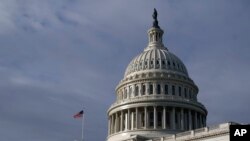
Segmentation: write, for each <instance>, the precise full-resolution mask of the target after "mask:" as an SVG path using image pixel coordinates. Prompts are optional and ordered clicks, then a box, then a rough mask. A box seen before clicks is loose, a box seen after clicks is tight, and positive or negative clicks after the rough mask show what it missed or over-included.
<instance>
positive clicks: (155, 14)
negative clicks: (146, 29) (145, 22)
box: [152, 8, 160, 28]
mask: <svg viewBox="0 0 250 141" xmlns="http://www.w3.org/2000/svg"><path fill="white" fill-rule="evenodd" d="M152 16H153V19H154V22H153V27H155V28H160V27H159V25H158V20H157V11H156V9H155V8H154V13H153V15H152Z"/></svg>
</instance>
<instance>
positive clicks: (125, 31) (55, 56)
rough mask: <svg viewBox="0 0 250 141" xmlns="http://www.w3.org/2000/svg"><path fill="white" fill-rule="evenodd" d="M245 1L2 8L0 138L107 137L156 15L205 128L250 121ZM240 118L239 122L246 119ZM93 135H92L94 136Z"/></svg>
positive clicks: (70, 2)
mask: <svg viewBox="0 0 250 141" xmlns="http://www.w3.org/2000/svg"><path fill="white" fill-rule="evenodd" d="M249 6H250V5H249V2H248V1H243V0H242V1H216V0H211V1H188V2H187V1H159V2H157V3H156V2H153V1H152V2H149V1H148V2H145V1H132V0H128V1H114V0H108V1H89V2H86V1H80V0H61V1H50V0H43V1H38V0H22V1H19V0H18V1H17V0H3V1H1V2H0V45H1V47H0V57H1V59H0V73H1V75H0V90H1V94H0V112H1V116H0V125H1V126H0V140H9V141H11V140H21V141H22V140H25V141H26V140H28V141H29V140H30V141H31V140H32V141H44V140H46V141H50V140H51V141H52V140H53V141H57V140H58V141H59V140H60V141H64V140H65V141H66V140H75V139H79V138H80V135H81V133H80V132H81V131H80V129H81V121H79V120H75V119H73V118H72V115H73V114H75V113H76V112H78V111H79V110H81V108H82V107H83V105H84V107H85V116H86V118H85V121H86V122H85V138H86V140H95V141H102V140H105V138H106V135H107V117H106V110H107V108H108V107H109V106H110V104H111V103H112V102H113V101H114V100H115V95H114V89H115V86H116V85H117V83H118V82H119V81H120V79H122V77H123V73H124V71H125V68H126V65H127V64H128V63H129V61H130V60H131V59H132V58H133V57H134V56H135V55H136V54H138V53H140V52H141V51H142V50H143V48H144V47H146V45H147V29H148V28H149V27H150V26H151V24H152V23H151V22H152V17H151V15H152V10H153V8H157V9H158V11H159V22H160V26H161V27H162V29H164V31H165V34H164V42H165V45H166V46H167V47H168V49H169V50H170V51H171V52H173V53H175V54H176V55H177V56H179V57H180V58H181V59H182V60H183V62H184V63H185V64H186V66H187V68H188V70H189V74H190V76H191V78H193V79H194V81H195V82H196V84H197V85H198V87H199V88H200V93H199V100H200V101H201V102H202V103H204V104H205V106H206V107H207V109H208V111H209V115H208V123H209V124H217V123H221V122H226V121H236V122H240V123H249V119H250V113H249V110H248V109H247V108H248V107H249V102H248V101H249V99H250V96H249V94H248V87H249V84H250V82H249V81H250V77H249V76H250V75H249V70H250V67H249V65H248V64H249V63H248V60H249V59H250V56H249V54H248V52H249V51H250V50H249V45H250V41H249V40H248V38H249V36H250V27H249V25H250V19H249V16H248V13H249ZM243 115H244V116H243ZM96 135H98V136H96Z"/></svg>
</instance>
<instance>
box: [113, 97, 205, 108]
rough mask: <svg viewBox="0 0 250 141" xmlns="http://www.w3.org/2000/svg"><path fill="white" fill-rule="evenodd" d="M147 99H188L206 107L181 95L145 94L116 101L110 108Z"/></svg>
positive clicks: (187, 100)
mask: <svg viewBox="0 0 250 141" xmlns="http://www.w3.org/2000/svg"><path fill="white" fill-rule="evenodd" d="M147 100H174V101H186V102H190V103H193V104H198V105H200V106H202V107H204V105H203V104H201V103H199V102H197V101H195V100H191V99H187V98H183V97H179V96H172V95H144V96H137V97H131V98H128V99H124V100H119V101H116V102H115V103H113V104H112V105H111V107H110V108H112V107H114V106H117V105H119V104H125V103H130V102H138V101H147ZM204 108H205V107H204Z"/></svg>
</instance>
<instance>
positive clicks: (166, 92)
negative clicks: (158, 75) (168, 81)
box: [165, 85, 168, 94]
mask: <svg viewBox="0 0 250 141" xmlns="http://www.w3.org/2000/svg"><path fill="white" fill-rule="evenodd" d="M165 94H168V85H165Z"/></svg>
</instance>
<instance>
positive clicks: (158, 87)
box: [157, 84, 161, 94]
mask: <svg viewBox="0 0 250 141" xmlns="http://www.w3.org/2000/svg"><path fill="white" fill-rule="evenodd" d="M157 94H161V85H160V84H158V85H157Z"/></svg>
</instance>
